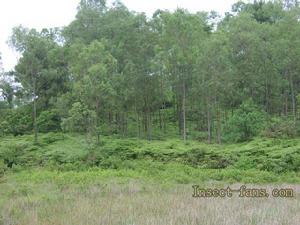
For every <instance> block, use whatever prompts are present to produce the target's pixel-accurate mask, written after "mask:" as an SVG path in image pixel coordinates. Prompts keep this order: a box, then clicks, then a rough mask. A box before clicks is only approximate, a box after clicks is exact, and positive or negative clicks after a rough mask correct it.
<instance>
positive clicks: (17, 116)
mask: <svg viewBox="0 0 300 225" xmlns="http://www.w3.org/2000/svg"><path fill="white" fill-rule="evenodd" d="M1 120H2V121H1V123H0V134H2V135H5V134H13V135H15V136H17V135H23V134H26V133H30V132H31V131H32V128H33V120H32V117H31V108H30V107H29V106H23V107H20V108H17V109H10V110H7V112H6V114H5V115H4V116H3V118H1Z"/></svg>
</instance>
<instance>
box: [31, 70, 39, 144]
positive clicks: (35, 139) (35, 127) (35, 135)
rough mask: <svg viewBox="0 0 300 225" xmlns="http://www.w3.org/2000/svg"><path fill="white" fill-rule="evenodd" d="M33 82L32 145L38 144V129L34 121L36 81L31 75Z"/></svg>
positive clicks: (35, 114)
mask: <svg viewBox="0 0 300 225" xmlns="http://www.w3.org/2000/svg"><path fill="white" fill-rule="evenodd" d="M32 80H33V129H34V143H37V142H38V127H37V120H36V116H37V113H36V79H35V78H34V77H33V75H32Z"/></svg>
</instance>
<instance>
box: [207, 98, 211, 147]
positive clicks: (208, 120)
mask: <svg viewBox="0 0 300 225" xmlns="http://www.w3.org/2000/svg"><path fill="white" fill-rule="evenodd" d="M207 139H208V143H211V115H210V107H209V100H207Z"/></svg>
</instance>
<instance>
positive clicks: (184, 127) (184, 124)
mask: <svg viewBox="0 0 300 225" xmlns="http://www.w3.org/2000/svg"><path fill="white" fill-rule="evenodd" d="M182 87H183V98H182V114H183V140H184V142H186V115H185V101H186V96H185V94H186V93H185V92H186V90H185V89H186V88H185V83H184V82H183V83H182Z"/></svg>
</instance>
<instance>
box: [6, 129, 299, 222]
mask: <svg viewBox="0 0 300 225" xmlns="http://www.w3.org/2000/svg"><path fill="white" fill-rule="evenodd" d="M32 138H33V137H32V136H31V135H27V136H26V135H25V136H20V137H3V138H1V142H0V157H1V158H2V166H1V167H2V169H1V171H2V175H1V178H0V196H1V199H0V209H1V214H0V224H1V225H2V224H3V225H4V224H5V225H6V224H16V225H17V224H18V225H19V224H22V225H23V224H24V225H27V224H28V225H29V224H30V225H35V224H39V225H46V224H47V225H48V224H53V225H54V224H55V225H56V224H58V225H59V224H62V225H68V224H89V225H90V224H91V225H93V224H124V225H125V224H128V225H133V224H149V225H152V224H153V225H154V224H158V225H160V224H164V225H169V224H170V225H171V224H172V225H173V224H174V225H175V224H180V225H182V224H189V225H194V224H195V225H196V224H207V225H220V224H221V225H226V224H228V225H229V224H230V225H250V224H253V225H258V224H263V225H268V224H270V225H276V224H278V225H283V224H287V225H298V224H300V214H299V213H298V212H299V211H300V173H299V169H300V168H299V164H298V163H299V162H298V159H299V158H298V157H299V149H300V139H281V140H279V139H264V138H258V139H255V140H253V141H251V142H247V143H240V144H223V145H208V144H205V143H203V142H197V141H188V143H187V144H184V143H183V142H182V141H181V140H179V139H166V140H156V141H152V142H149V141H145V140H139V139H128V138H127V139H124V138H118V137H103V139H102V144H101V145H100V146H95V145H94V144H93V142H89V140H87V139H86V137H84V136H81V135H69V134H60V133H58V134H54V133H53V134H45V135H42V136H40V142H39V144H37V145H33V144H32ZM1 158H0V159H1ZM193 185H199V187H200V188H206V189H209V188H219V189H220V188H227V187H230V188H231V189H233V190H235V189H239V188H240V187H241V186H242V185H246V187H247V188H249V189H253V188H256V189H267V193H269V194H270V196H269V197H261V198H258V197H253V198H247V197H240V196H239V193H238V192H236V193H234V194H233V196H232V197H224V198H221V197H206V198H204V197H198V198H195V197H193V192H194V189H193ZM275 188H277V189H287V188H288V189H292V190H293V197H290V196H289V197H283V196H281V197H278V196H277V197H274V196H272V191H273V190H274V189H275Z"/></svg>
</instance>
